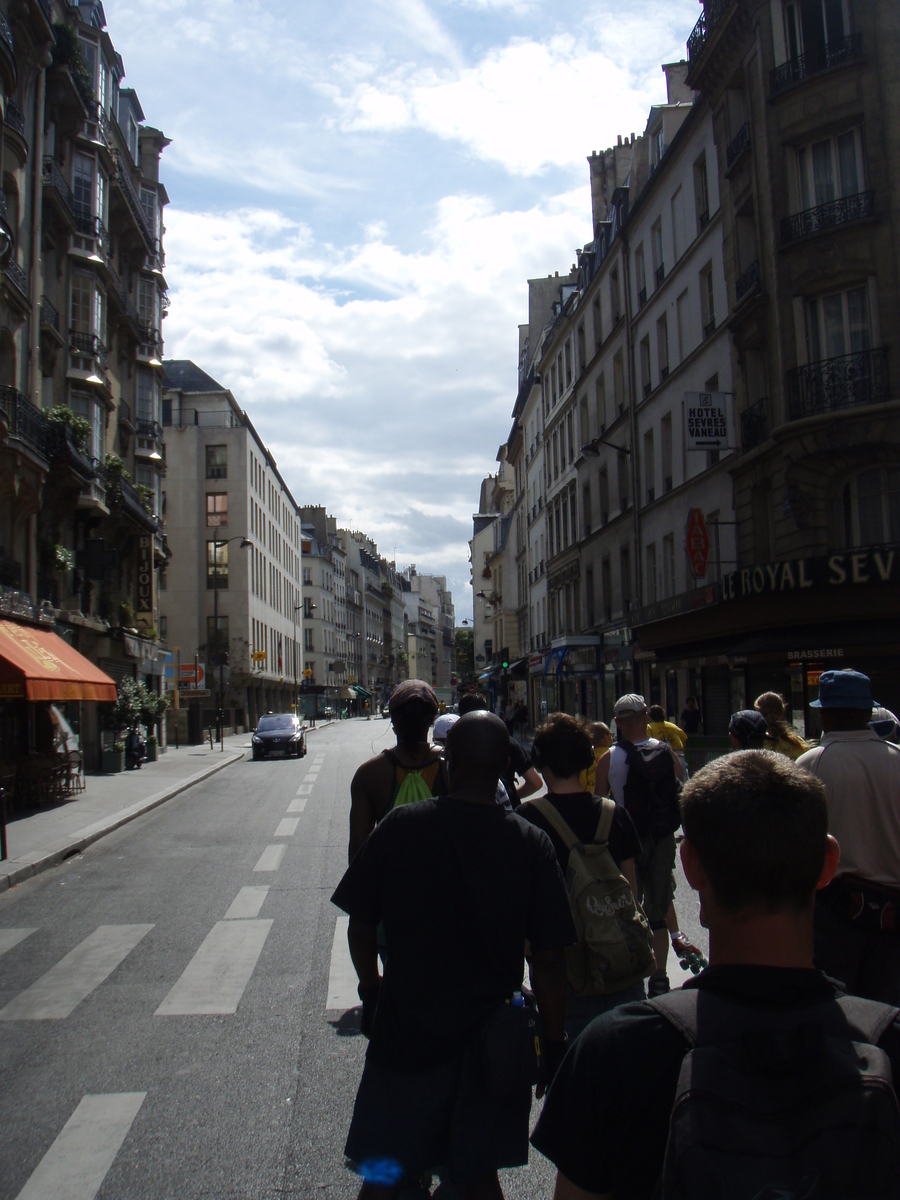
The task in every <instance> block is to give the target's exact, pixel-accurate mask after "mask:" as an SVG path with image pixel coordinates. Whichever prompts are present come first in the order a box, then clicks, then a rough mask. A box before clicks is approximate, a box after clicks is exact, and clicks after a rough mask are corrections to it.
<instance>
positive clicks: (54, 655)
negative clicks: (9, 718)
mask: <svg viewBox="0 0 900 1200" xmlns="http://www.w3.org/2000/svg"><path fill="white" fill-rule="evenodd" d="M10 698H12V699H20V700H21V699H25V700H113V701H114V700H115V699H116V685H115V681H114V680H112V679H110V677H109V676H108V675H106V674H104V672H103V671H101V670H100V668H99V667H95V666H94V664H93V663H92V662H91V661H90V660H89V659H87V658H85V657H84V655H83V654H79V653H78V651H77V650H73V649H72V647H71V646H70V645H69V643H68V642H65V641H63V639H62V638H61V637H59V636H58V635H57V634H55V633H52V632H51V631H50V630H49V629H41V628H40V627H37V626H34V625H19V624H18V623H17V622H15V621H0V699H10Z"/></svg>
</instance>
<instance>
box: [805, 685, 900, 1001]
mask: <svg viewBox="0 0 900 1200" xmlns="http://www.w3.org/2000/svg"><path fill="white" fill-rule="evenodd" d="M875 704H876V702H875V701H873V699H872V687H871V683H870V681H869V677H868V676H867V675H863V674H862V673H861V672H859V671H849V670H848V671H823V672H822V675H821V676H820V678H819V698H818V700H814V701H813V703H812V705H811V707H813V708H819V709H821V710H822V728H823V730H824V736H823V738H822V741H821V744H820V745H818V746H817V747H816V748H815V749H814V750H808V751H807V752H806V754H801V755H800V757H799V758H798V759H797V765H798V766H800V767H805V768H806V769H807V770H808V771H811V772H812V773H813V774H814V775H817V776H818V777H819V778H820V779H821V780H822V782H823V783H824V784H825V799H826V803H827V805H828V832H829V833H830V834H832V835H833V836H834V837H835V838H837V840H838V842H839V843H840V847H841V861H840V866H839V867H838V869H837V873H836V875H835V878H834V880H833V881H832V883H830V884H829V885H828V887H827V888H824V889H823V890H822V891H821V892H819V894H818V902H817V904H816V927H815V933H816V943H815V953H816V966H817V967H820V968H821V969H822V970H823V971H825V973H826V974H828V975H831V976H832V977H833V978H835V979H839V980H840V981H841V982H842V983H843V984H844V986H845V987H846V988H847V990H848V992H851V993H853V994H854V995H857V996H866V997H868V998H869V999H871V1000H882V1001H884V1002H886V1003H888V1004H898V1003H900V748H898V747H897V746H894V745H892V744H891V743H890V742H885V741H882V740H881V739H880V738H879V736H878V734H877V733H876V732H875V731H874V730H873V729H871V728H870V726H869V721H870V720H871V716H872V708H873V706H875Z"/></svg>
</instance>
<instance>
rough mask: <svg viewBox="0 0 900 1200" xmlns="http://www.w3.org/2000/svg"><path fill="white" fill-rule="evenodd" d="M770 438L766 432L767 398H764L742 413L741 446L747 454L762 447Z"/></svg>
mask: <svg viewBox="0 0 900 1200" xmlns="http://www.w3.org/2000/svg"><path fill="white" fill-rule="evenodd" d="M767 436H768V434H767V431H766V398H765V396H763V397H762V399H761V400H757V401H756V403H755V404H751V405H750V406H749V408H745V409H744V411H743V412H742V413H741V446H742V447H743V451H744V453H745V454H748V453H749V452H750V451H751V450H754V449H755V448H756V447H757V446H761V445H762V443H763V442H764V441H765V440H766V437H767Z"/></svg>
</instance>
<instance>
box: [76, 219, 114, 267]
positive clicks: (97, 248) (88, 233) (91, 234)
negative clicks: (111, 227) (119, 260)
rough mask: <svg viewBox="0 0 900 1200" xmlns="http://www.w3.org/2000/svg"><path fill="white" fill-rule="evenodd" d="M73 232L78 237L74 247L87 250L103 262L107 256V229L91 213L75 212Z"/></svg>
mask: <svg viewBox="0 0 900 1200" xmlns="http://www.w3.org/2000/svg"><path fill="white" fill-rule="evenodd" d="M75 232H76V234H78V238H77V239H76V240H75V242H74V245H75V248H76V249H79V250H87V251H88V252H89V253H91V254H93V255H97V256H98V257H99V258H101V259H102V260H103V262H104V263H105V262H106V260H107V258H108V257H109V231H108V230H107V228H106V226H105V225H104V224H103V222H102V221H101V220H100V218H99V217H95V216H94V214H93V213H86V212H78V211H77V209H76V213H75Z"/></svg>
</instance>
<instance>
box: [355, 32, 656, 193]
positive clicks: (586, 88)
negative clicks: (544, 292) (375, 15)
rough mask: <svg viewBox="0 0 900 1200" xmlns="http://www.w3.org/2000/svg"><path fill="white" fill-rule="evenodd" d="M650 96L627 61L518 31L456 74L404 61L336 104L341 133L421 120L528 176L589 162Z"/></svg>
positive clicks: (640, 117)
mask: <svg viewBox="0 0 900 1200" xmlns="http://www.w3.org/2000/svg"><path fill="white" fill-rule="evenodd" d="M650 102H651V98H650V95H649V93H645V92H643V91H636V90H635V89H634V88H633V87H632V86H631V80H630V76H629V71H628V68H627V67H626V66H623V65H620V64H619V63H616V62H614V61H612V60H611V59H610V58H609V57H607V56H606V55H605V54H603V53H602V52H601V51H599V50H597V49H591V48H589V47H587V46H585V45H583V44H580V43H578V42H577V41H576V40H575V38H573V37H572V36H571V35H569V34H563V35H559V36H557V37H554V38H552V39H551V40H550V41H548V42H545V43H541V42H537V41H533V40H527V39H517V40H515V41H513V42H511V43H509V44H508V45H506V46H503V47H502V48H498V49H493V50H491V51H490V52H489V53H488V54H487V55H485V57H484V58H483V59H482V60H481V61H480V62H479V63H478V64H477V65H476V66H474V67H469V68H466V69H464V70H462V71H458V72H443V73H439V72H437V71H435V70H434V69H433V68H427V69H424V70H414V69H409V68H400V69H398V70H396V71H394V72H393V73H392V74H391V75H388V76H383V77H382V78H380V79H379V80H378V82H371V81H365V82H362V83H359V84H357V85H356V87H354V88H353V89H352V91H351V92H350V93H349V95H347V96H345V97H342V98H341V100H339V101H338V102H337V103H338V106H339V108H341V110H342V114H343V115H342V121H341V128H342V129H343V130H344V131H345V132H351V131H352V132H360V131H375V130H378V131H391V130H398V129H404V128H412V127H418V128H421V129H424V130H426V131H427V132H429V133H432V134H436V135H437V136H438V137H440V138H443V139H446V140H454V141H458V142H462V143H463V144H465V145H466V146H467V147H468V148H469V149H470V150H471V151H472V153H473V154H474V155H476V156H477V157H478V158H481V159H484V160H489V161H492V162H497V163H501V164H502V165H503V166H504V167H505V168H506V169H507V170H508V171H511V172H512V173H514V174H517V175H532V174H536V173H539V172H541V171H543V170H544V169H545V168H547V167H548V166H564V167H574V166H576V165H577V164H583V163H584V159H585V157H586V156H587V155H588V154H590V152H591V150H592V149H601V148H603V147H605V146H606V145H608V144H610V143H611V142H612V141H614V140H615V136H616V134H617V133H623V132H629V131H631V130H635V129H643V126H644V122H645V121H646V117H647V112H648V110H649V105H650Z"/></svg>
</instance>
